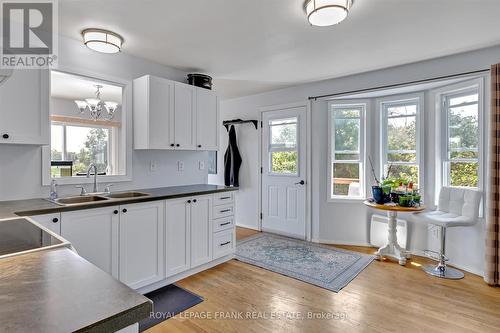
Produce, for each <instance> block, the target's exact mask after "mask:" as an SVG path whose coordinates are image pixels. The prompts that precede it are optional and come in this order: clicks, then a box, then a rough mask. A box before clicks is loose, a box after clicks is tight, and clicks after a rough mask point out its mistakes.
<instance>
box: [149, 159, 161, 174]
mask: <svg viewBox="0 0 500 333" xmlns="http://www.w3.org/2000/svg"><path fill="white" fill-rule="evenodd" d="M159 165H160V162H158V161H153V160H151V163H150V165H149V170H151V172H154V171H156V170H158V167H159Z"/></svg>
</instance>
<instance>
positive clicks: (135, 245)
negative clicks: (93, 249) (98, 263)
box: [119, 201, 165, 289]
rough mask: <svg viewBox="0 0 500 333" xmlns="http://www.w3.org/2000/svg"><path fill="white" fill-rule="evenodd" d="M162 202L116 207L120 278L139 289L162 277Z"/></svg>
mask: <svg viewBox="0 0 500 333" xmlns="http://www.w3.org/2000/svg"><path fill="white" fill-rule="evenodd" d="M164 210H165V208H164V201H153V202H147V203H138V204H131V205H124V206H120V265H119V267H120V274H119V277H120V281H122V282H123V283H125V284H126V285H128V286H129V287H131V288H135V289H137V288H141V287H144V286H146V285H149V284H151V283H154V282H157V281H160V280H162V279H163V278H164V277H165V264H164V263H165V248H164V235H165V234H164V225H165V220H164Z"/></svg>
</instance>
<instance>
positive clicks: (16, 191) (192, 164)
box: [0, 37, 207, 200]
mask: <svg viewBox="0 0 500 333" xmlns="http://www.w3.org/2000/svg"><path fill="white" fill-rule="evenodd" d="M59 64H60V66H61V67H62V68H64V70H68V69H73V70H76V71H78V72H92V73H97V74H98V75H99V74H100V75H105V76H111V77H115V78H118V79H124V80H132V79H135V78H137V77H140V76H142V75H146V74H152V75H156V76H161V77H165V78H168V79H172V80H176V81H182V82H184V81H185V76H186V73H185V72H182V71H179V70H176V69H173V68H169V67H166V66H162V65H159V64H155V63H152V62H149V61H146V60H143V59H140V58H136V57H133V56H129V55H127V54H125V53H118V54H113V55H109V54H100V53H97V52H94V51H91V50H89V49H88V48H86V47H85V46H84V45H83V44H82V43H81V42H80V41H77V40H73V39H69V38H66V37H61V38H60V40H59ZM20 89H21V88H20ZM206 159H207V153H206V152H176V151H134V152H133V172H132V181H131V182H122V183H116V184H115V185H114V187H113V190H120V189H123V190H125V189H137V188H144V187H162V186H170V185H184V184H197V183H206V182H207V170H206V169H205V170H198V161H199V160H203V161H205V160H206ZM151 160H155V161H158V162H159V167H158V169H157V170H156V171H154V172H151V171H150V161H151ZM180 160H182V161H183V162H184V168H185V169H184V171H183V172H179V171H177V161H180ZM41 161H42V156H41V148H40V147H33V146H20V145H4V144H2V145H0V165H1V166H2V168H1V170H2V173H1V174H0V200H15V199H26V198H39V197H47V196H48V193H49V188H48V187H43V186H42V185H41V184H42V171H41ZM59 191H60V193H61V194H62V195H65V194H77V193H78V190H77V189H75V188H74V186H70V185H68V186H61V187H60V188H59Z"/></svg>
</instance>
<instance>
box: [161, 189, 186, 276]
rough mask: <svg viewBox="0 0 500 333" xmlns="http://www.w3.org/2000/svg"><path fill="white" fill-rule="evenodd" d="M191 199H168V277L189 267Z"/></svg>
mask: <svg viewBox="0 0 500 333" xmlns="http://www.w3.org/2000/svg"><path fill="white" fill-rule="evenodd" d="M188 200H189V199H175V200H167V201H166V225H167V227H166V254H167V258H166V259H167V269H166V271H167V277H169V276H172V275H175V274H177V273H181V272H184V271H186V270H188V269H189V267H190V265H191V263H190V253H189V252H190V237H189V232H190V226H189V215H190V209H189V208H190V205H189V204H188V203H187V201H188Z"/></svg>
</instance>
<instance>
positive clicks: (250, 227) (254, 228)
mask: <svg viewBox="0 0 500 333" xmlns="http://www.w3.org/2000/svg"><path fill="white" fill-rule="evenodd" d="M236 226H237V227H241V228H245V229H251V230H255V231H260V230H259V227H256V226H254V225H252V226H250V225H246V224H241V223H236Z"/></svg>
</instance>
